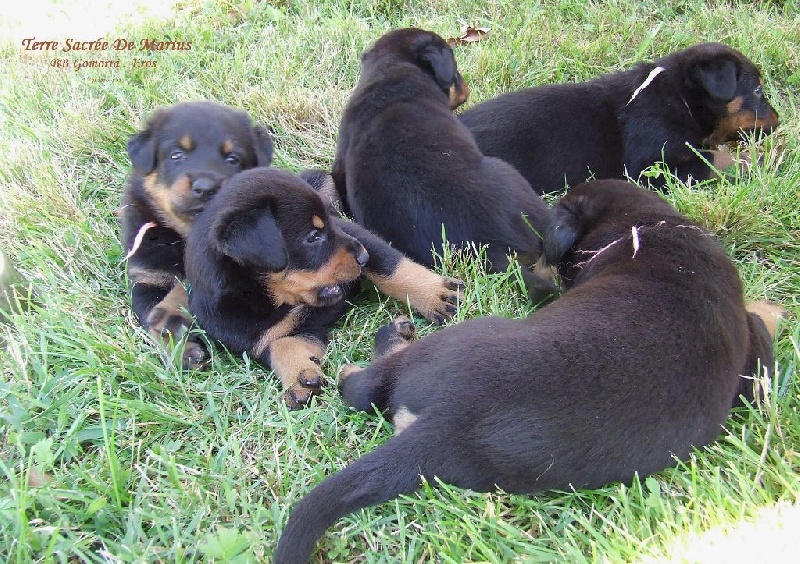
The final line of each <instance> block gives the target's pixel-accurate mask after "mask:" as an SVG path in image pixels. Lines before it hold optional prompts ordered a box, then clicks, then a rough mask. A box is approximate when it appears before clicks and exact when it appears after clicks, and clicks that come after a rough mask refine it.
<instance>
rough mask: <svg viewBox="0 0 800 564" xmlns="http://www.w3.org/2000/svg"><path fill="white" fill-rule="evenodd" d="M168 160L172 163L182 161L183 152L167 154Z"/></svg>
mask: <svg viewBox="0 0 800 564" xmlns="http://www.w3.org/2000/svg"><path fill="white" fill-rule="evenodd" d="M169 158H170V159H172V160H173V161H182V160H183V158H184V152H183V151H178V150H175V151H172V152H171V153H170V154H169Z"/></svg>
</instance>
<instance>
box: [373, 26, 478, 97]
mask: <svg viewBox="0 0 800 564" xmlns="http://www.w3.org/2000/svg"><path fill="white" fill-rule="evenodd" d="M387 57H388V58H391V60H393V61H401V62H405V63H411V64H413V65H416V66H417V67H419V68H420V69H422V70H423V71H424V72H425V73H427V74H428V75H429V76H430V77H431V79H432V80H434V81H435V82H436V85H437V86H438V87H439V88H440V89H441V90H442V92H444V93H445V94H446V95H447V97H448V99H449V100H450V108H451V109H456V108H457V107H458V106H460V105H461V104H463V103H464V102H466V101H467V99H468V98H469V87H468V86H467V83H466V82H465V81H464V77H462V76H461V73H460V72H458V68H457V66H456V59H455V57H454V56H453V50H452V49H451V48H450V46H449V45H448V44H447V42H446V41H445V40H444V39H442V38H441V37H439V36H438V35H436V34H435V33H433V32H430V31H425V30H422V29H417V28H405V29H397V30H394V31H390V32H389V33H387V34H385V35H383V36H382V37H381V38H380V39H378V41H376V42H375V44H374V45H373V46H372V47H371V48H370V49H369V50H368V51H365V52H364V54H363V55H362V56H361V64H362V66H363V67H364V69H365V70H366V69H369V68H371V67H373V66H374V65H381V64H382V62H384V61H385V60H386V58H387Z"/></svg>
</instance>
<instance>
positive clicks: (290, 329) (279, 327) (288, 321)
mask: <svg viewBox="0 0 800 564" xmlns="http://www.w3.org/2000/svg"><path fill="white" fill-rule="evenodd" d="M307 311H308V308H307V307H306V306H302V305H301V306H297V307H295V308H292V309H291V310H290V311H289V313H287V314H286V316H285V317H284V318H283V319H281V320H280V321H279V322H278V323H276V324H275V325H273V326H272V327H270V328H269V329H267V330H266V331H264V334H263V335H261V337H260V338H259V339H258V341H257V342H256V344H255V345H253V348H252V349H251V352H252V353H253V356H256V357H260V356H261V355H263V354H264V353H265V352H266V351H267V347H269V346H270V344H272V343H274V342H275V341H277V340H278V339H282V338H284V337H288V336H289V335H291V334H292V333H294V332H295V330H296V329H297V326H298V325H300V322H301V321H303V318H304V317H305V316H306V312H307Z"/></svg>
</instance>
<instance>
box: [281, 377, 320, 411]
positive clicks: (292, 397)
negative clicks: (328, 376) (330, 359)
mask: <svg viewBox="0 0 800 564" xmlns="http://www.w3.org/2000/svg"><path fill="white" fill-rule="evenodd" d="M324 379H325V375H324V374H323V373H322V371H321V370H320V369H319V368H318V367H317V368H316V370H315V369H312V368H307V369H304V370H302V371H301V372H300V373H299V374H298V375H297V381H296V382H294V383H292V384H291V385H290V386H289V387H288V388H287V389H286V390H284V392H283V395H282V396H281V397H282V398H283V401H284V403H285V404H286V406H287V407H288V408H289V409H291V410H295V409H302V408H304V407H306V406H307V405H308V404H309V403H311V398H312V397H314V396H316V395H319V393H320V391H321V388H322V383H323V381H324Z"/></svg>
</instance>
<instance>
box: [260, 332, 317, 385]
mask: <svg viewBox="0 0 800 564" xmlns="http://www.w3.org/2000/svg"><path fill="white" fill-rule="evenodd" d="M324 355H325V347H324V346H323V345H322V344H321V343H319V342H316V341H310V340H306V339H303V338H301V337H283V338H281V339H278V340H276V341H273V342H272V344H270V347H269V357H270V361H269V364H270V368H272V370H273V371H274V372H275V375H276V376H277V377H278V378H280V380H281V384H283V389H284V390H286V389H289V388H290V387H291V386H292V385H293V384H300V385H302V383H301V382H300V380H301V378H302V377H303V373H304V372H308V371H310V372H311V373H312V374H321V373H322V370H321V369H320V367H319V364H317V363H316V362H314V361H313V360H312V358H316V359H321V358H322V357H323V356H324Z"/></svg>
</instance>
